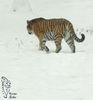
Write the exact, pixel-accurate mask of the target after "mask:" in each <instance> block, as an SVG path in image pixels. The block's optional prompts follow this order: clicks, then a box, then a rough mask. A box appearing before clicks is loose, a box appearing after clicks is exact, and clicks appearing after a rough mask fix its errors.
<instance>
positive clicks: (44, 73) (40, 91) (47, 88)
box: [0, 0, 93, 100]
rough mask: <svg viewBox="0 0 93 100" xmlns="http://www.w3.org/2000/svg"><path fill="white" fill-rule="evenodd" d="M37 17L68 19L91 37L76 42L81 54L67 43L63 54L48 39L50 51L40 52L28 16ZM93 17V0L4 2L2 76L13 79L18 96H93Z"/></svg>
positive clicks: (88, 99) (0, 1)
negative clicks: (29, 25) (29, 29)
mask: <svg viewBox="0 0 93 100" xmlns="http://www.w3.org/2000/svg"><path fill="white" fill-rule="evenodd" d="M18 1H19V3H18ZM15 9H16V10H15ZM31 10H32V11H31ZM13 11H14V12H13ZM36 17H45V18H54V17H56V18H59V17H64V18H67V19H68V20H70V21H71V22H72V23H73V25H74V28H75V31H76V33H77V36H78V37H79V36H80V35H79V32H82V33H84V34H85V36H86V39H85V41H84V42H82V43H76V42H75V43H76V53H75V54H72V53H71V52H70V49H69V47H68V46H67V44H66V43H65V42H64V41H63V42H62V50H61V52H60V53H57V54H56V53H55V52H54V50H55V44H54V42H47V46H48V47H49V48H50V53H49V54H47V53H46V52H44V51H39V50H38V39H37V38H36V37H35V36H34V35H29V34H28V33H27V30H26V20H27V19H32V18H36ZM92 18H93V1H92V0H38V1H37V0H29V2H27V3H26V2H25V0H23V2H22V0H9V1H8V0H0V77H2V76H5V77H7V78H8V79H9V80H10V81H11V85H12V87H11V92H14V93H17V96H16V99H17V100H93V22H92ZM0 99H1V100H4V99H5V98H3V94H2V86H1V84H0ZM8 99H10V98H7V100H8Z"/></svg>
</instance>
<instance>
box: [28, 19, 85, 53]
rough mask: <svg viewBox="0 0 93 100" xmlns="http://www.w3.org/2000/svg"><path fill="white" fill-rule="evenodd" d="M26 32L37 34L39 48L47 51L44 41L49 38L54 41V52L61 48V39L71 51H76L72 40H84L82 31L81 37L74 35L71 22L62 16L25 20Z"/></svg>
mask: <svg viewBox="0 0 93 100" xmlns="http://www.w3.org/2000/svg"><path fill="white" fill-rule="evenodd" d="M27 32H28V33H29V34H32V33H33V34H35V35H36V36H37V38H38V40H39V48H40V50H45V51H46V52H49V48H48V47H47V46H46V42H47V41H50V40H51V41H54V43H55V45H56V50H55V52H56V53H58V52H60V50H61V49H62V47H61V42H62V39H64V40H65V42H66V43H67V44H68V46H69V47H70V49H71V52H72V53H75V52H76V47H75V43H74V40H75V41H77V42H83V41H84V40H85V35H84V34H83V33H81V38H78V37H77V36H76V34H75V30H74V28H73V24H72V23H71V22H70V21H69V20H67V19H64V18H52V19H45V18H42V17H39V18H35V19H32V20H27Z"/></svg>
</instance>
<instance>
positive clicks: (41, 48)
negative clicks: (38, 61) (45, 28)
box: [39, 40, 49, 52]
mask: <svg viewBox="0 0 93 100" xmlns="http://www.w3.org/2000/svg"><path fill="white" fill-rule="evenodd" d="M45 44H46V40H42V41H40V43H39V49H40V50H45V51H46V52H49V48H48V47H47V46H46V45H45Z"/></svg>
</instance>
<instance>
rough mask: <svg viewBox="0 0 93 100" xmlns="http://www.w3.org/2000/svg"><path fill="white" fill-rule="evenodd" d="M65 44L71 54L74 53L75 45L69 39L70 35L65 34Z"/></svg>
mask: <svg viewBox="0 0 93 100" xmlns="http://www.w3.org/2000/svg"><path fill="white" fill-rule="evenodd" d="M64 39H65V41H66V43H67V44H68V46H69V47H70V49H71V51H72V53H75V44H74V40H73V37H71V34H70V33H67V34H66V35H65V37H64Z"/></svg>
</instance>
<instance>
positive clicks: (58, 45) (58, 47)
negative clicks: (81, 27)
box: [54, 34, 62, 53]
mask: <svg viewBox="0 0 93 100" xmlns="http://www.w3.org/2000/svg"><path fill="white" fill-rule="evenodd" d="M54 41H55V45H56V50H55V52H56V53H59V51H60V50H61V48H62V47H61V42H62V36H61V35H60V34H57V35H55V38H54Z"/></svg>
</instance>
